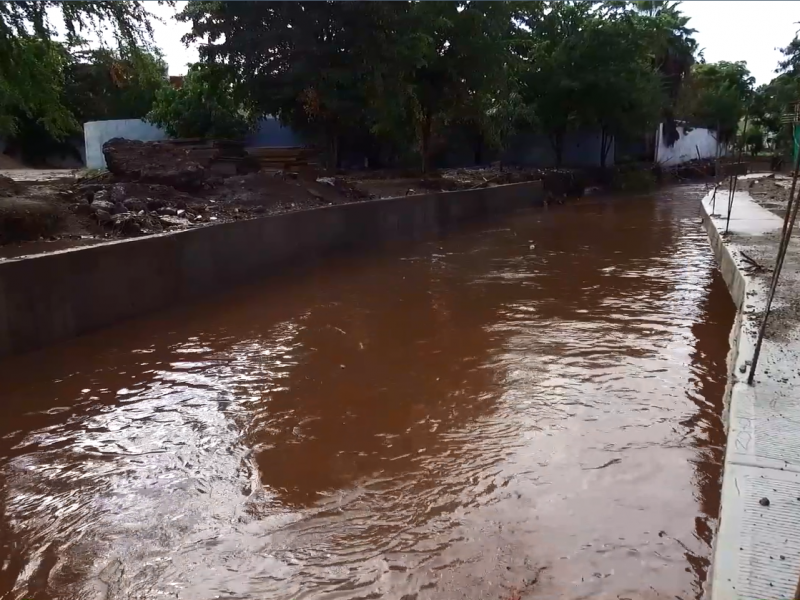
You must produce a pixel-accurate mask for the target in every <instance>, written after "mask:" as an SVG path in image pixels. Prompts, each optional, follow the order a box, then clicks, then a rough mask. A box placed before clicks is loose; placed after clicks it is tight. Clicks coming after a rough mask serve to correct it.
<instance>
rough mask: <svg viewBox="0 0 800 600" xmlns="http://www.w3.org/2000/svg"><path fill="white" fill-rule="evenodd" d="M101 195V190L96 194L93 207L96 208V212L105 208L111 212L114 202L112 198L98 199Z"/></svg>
mask: <svg viewBox="0 0 800 600" xmlns="http://www.w3.org/2000/svg"><path fill="white" fill-rule="evenodd" d="M99 195H100V192H98V193H97V194H95V197H94V201H93V202H92V209H93V210H94V212H97V211H98V210H104V211H106V212H108V213H110V212H111V211H113V210H114V203H113V202H111V201H110V200H103V199H98V196H99Z"/></svg>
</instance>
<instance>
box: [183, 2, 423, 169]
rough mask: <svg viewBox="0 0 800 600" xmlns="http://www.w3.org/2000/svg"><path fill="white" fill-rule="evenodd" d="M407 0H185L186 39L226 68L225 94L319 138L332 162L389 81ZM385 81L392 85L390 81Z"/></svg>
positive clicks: (364, 126)
mask: <svg viewBox="0 0 800 600" xmlns="http://www.w3.org/2000/svg"><path fill="white" fill-rule="evenodd" d="M407 10H408V6H407V3H403V2H398V3H382V2H230V3H228V2H191V3H189V4H188V5H187V7H186V8H185V10H184V11H183V13H182V14H181V15H180V16H179V18H180V19H182V20H184V21H188V22H190V23H191V25H192V30H191V33H190V34H189V35H188V36H187V37H186V38H185V39H186V40H191V41H195V40H200V41H205V43H204V44H203V45H201V47H200V57H201V60H202V61H203V62H204V63H206V64H213V65H217V66H218V67H220V68H224V69H226V70H228V72H229V73H230V78H231V80H232V81H235V82H236V85H235V87H234V89H233V93H234V94H235V95H236V96H237V98H239V99H241V100H244V101H246V102H247V103H248V104H249V105H251V106H252V107H253V109H254V110H255V111H256V112H258V113H260V114H264V115H273V116H276V117H278V118H280V120H281V121H282V122H283V123H285V124H288V125H291V126H292V128H293V129H295V130H297V131H301V132H303V133H305V134H306V135H307V136H308V137H310V138H312V139H315V140H316V141H318V142H320V143H321V144H323V145H324V146H325V147H326V148H327V150H328V153H329V157H330V159H331V162H332V163H333V164H336V163H337V162H338V154H339V145H340V140H341V138H342V136H343V135H345V134H348V135H350V136H352V135H353V134H355V133H357V132H359V131H364V130H369V128H370V125H371V124H372V123H371V114H370V111H369V106H370V97H371V95H373V94H378V93H382V92H384V91H385V89H386V87H387V86H386V85H384V83H388V82H390V78H389V77H388V73H387V71H388V68H389V67H388V64H389V61H390V60H391V58H392V57H391V55H390V53H391V52H392V51H394V50H395V47H394V46H393V45H392V44H391V43H388V42H387V40H386V38H387V36H389V35H393V34H394V31H393V29H392V28H393V26H394V23H395V22H396V15H397V14H400V13H403V12H404V11H407ZM392 87H394V85H393V84H392Z"/></svg>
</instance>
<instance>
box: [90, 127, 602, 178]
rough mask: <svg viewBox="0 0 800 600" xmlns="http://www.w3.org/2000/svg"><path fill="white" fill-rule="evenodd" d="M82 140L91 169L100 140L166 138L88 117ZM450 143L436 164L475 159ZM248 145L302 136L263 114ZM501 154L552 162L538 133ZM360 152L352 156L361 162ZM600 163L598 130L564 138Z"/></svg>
mask: <svg viewBox="0 0 800 600" xmlns="http://www.w3.org/2000/svg"><path fill="white" fill-rule="evenodd" d="M83 130H84V136H85V140H86V166H87V167H89V168H92V169H101V168H105V166H106V162H105V158H104V157H103V144H104V143H105V142H107V141H108V140H110V139H111V138H115V137H122V138H126V139H129V140H142V141H154V140H163V139H166V138H167V135H166V133H165V132H164V131H163V130H161V129H159V128H158V127H156V126H155V125H151V124H150V123H146V122H144V121H142V120H140V119H125V120H118V121H91V122H89V123H86V124H84V126H83ZM450 142H451V143H450V145H449V146H450V147H449V148H448V150H447V151H446V152H445V153H444V154H443V155H442V156H441V158H440V160H439V161H437V163H438V164H440V166H448V167H457V166H471V165H473V164H474V161H475V153H474V148H472V147H471V146H470V144H468V143H465V142H464V140H457V139H452V140H450ZM245 144H246V145H248V146H267V147H269V146H303V145H304V141H303V139H302V137H301V136H300V135H299V134H298V133H297V132H295V131H292V130H291V129H290V128H288V127H284V126H283V125H281V124H280V122H279V121H278V120H277V119H273V118H267V119H262V120H261V121H259V124H258V128H257V129H256V131H254V132H253V133H251V134H250V135H248V136H247V137H246V138H245ZM497 158H501V159H502V160H503V162H506V163H508V164H514V165H526V166H534V167H552V166H555V164H556V156H555V152H553V148H552V147H551V145H550V142H549V140H548V139H547V136H545V135H541V134H532V133H531V134H518V135H516V136H514V137H513V138H512V140H511V142H510V143H509V144H508V147H507V148H506V150H505V152H504V153H503V154H502V156H501V157H496V156H495V157H492V156H485V157H484V162H487V163H488V162H489V161H491V160H496V159H497ZM363 162H364V159H363V157H362V156H360V155H359V156H358V157H356V159H354V164H355V165H357V166H361V165H362V164H363ZM613 164H614V144H613V143H612V144H611V149H610V150H609V152H608V157H607V159H606V165H607V166H612V165H613ZM599 165H600V133H599V132H573V133H569V134H567V135H566V136H565V138H564V153H563V166H565V167H596V166H599Z"/></svg>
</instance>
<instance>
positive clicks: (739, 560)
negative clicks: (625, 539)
mask: <svg viewBox="0 0 800 600" xmlns="http://www.w3.org/2000/svg"><path fill="white" fill-rule="evenodd" d="M703 207H704V209H705V211H704V217H703V220H704V224H705V226H706V230H707V232H708V236H709V240H710V242H711V246H712V247H713V249H714V254H715V256H716V259H717V262H718V264H719V267H720V270H721V272H722V275H723V278H724V280H725V283H726V284H727V286H728V290H729V291H730V294H731V296H732V298H733V301H734V303H735V304H736V306H737V309H738V314H737V318H736V322H735V324H734V328H733V331H732V332H731V352H730V355H729V357H728V366H729V369H730V374H729V383H728V389H727V393H726V410H727V419H726V425H727V429H728V444H727V448H726V452H725V464H724V475H723V485H722V500H721V514H720V527H719V530H718V532H717V538H716V543H715V553H714V562H713V567H712V584H711V598H712V600H723V599H728V598H761V599H779V598H791V597H793V596H794V593H795V587H796V586H797V581H798V576H800V444H798V434H797V425H796V423H797V422H798V421H800V405H798V402H797V392H796V390H797V384H798V373H799V371H798V367H797V365H798V358H799V357H800V334H799V333H798V332H799V331H800V330H799V329H798V326H799V325H800V318H799V313H798V311H797V308H798V306H797V300H796V298H797V296H798V291H800V248H798V246H797V244H798V242H797V240H793V245H790V247H789V252H788V253H787V256H786V262H785V264H784V268H783V272H782V277H781V283H780V285H779V287H778V292H777V294H776V299H775V301H774V302H773V311H772V315H771V317H770V326H769V327H768V330H767V336H766V337H765V341H764V344H763V347H762V353H761V359H760V362H759V368H758V371H757V374H756V379H755V384H754V385H753V386H749V385H748V384H747V375H748V368H749V365H750V360H751V358H752V356H753V350H754V347H755V341H756V335H757V332H758V327H759V324H760V321H761V318H762V315H763V310H764V307H765V305H766V297H767V292H768V286H769V279H770V277H771V271H770V269H771V268H772V267H773V265H774V262H775V256H776V254H777V248H778V240H779V237H780V231H781V227H782V220H781V218H780V217H778V216H777V215H775V214H774V213H772V212H770V211H769V210H767V209H765V208H763V207H762V206H760V205H759V204H758V203H757V202H755V201H754V200H753V198H752V197H751V196H750V195H749V194H748V193H747V192H737V193H736V196H735V198H734V203H733V208H732V211H731V219H730V232H731V233H730V234H729V235H728V236H724V237H723V235H721V233H722V232H723V231H725V225H726V217H727V193H722V194H718V196H717V198H716V203H715V205H714V206H713V207H712V204H711V194H709V195H708V196H706V198H705V199H704V200H703ZM745 257H749V258H750V259H751V260H750V261H748V260H747V259H746V258H745ZM752 261H755V263H756V264H757V265H760V267H763V268H760V267H759V266H755V267H754V266H753V262H752Z"/></svg>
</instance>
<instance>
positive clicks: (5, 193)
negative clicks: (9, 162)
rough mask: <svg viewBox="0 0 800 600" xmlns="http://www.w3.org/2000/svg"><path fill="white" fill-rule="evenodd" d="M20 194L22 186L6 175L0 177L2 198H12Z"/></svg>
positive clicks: (0, 194)
mask: <svg viewBox="0 0 800 600" xmlns="http://www.w3.org/2000/svg"><path fill="white" fill-rule="evenodd" d="M19 192H20V185H19V184H18V183H17V182H16V181H14V180H13V179H11V177H6V176H5V175H0V197H4V198H10V197H11V196H15V195H17V194H18V193H19Z"/></svg>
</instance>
